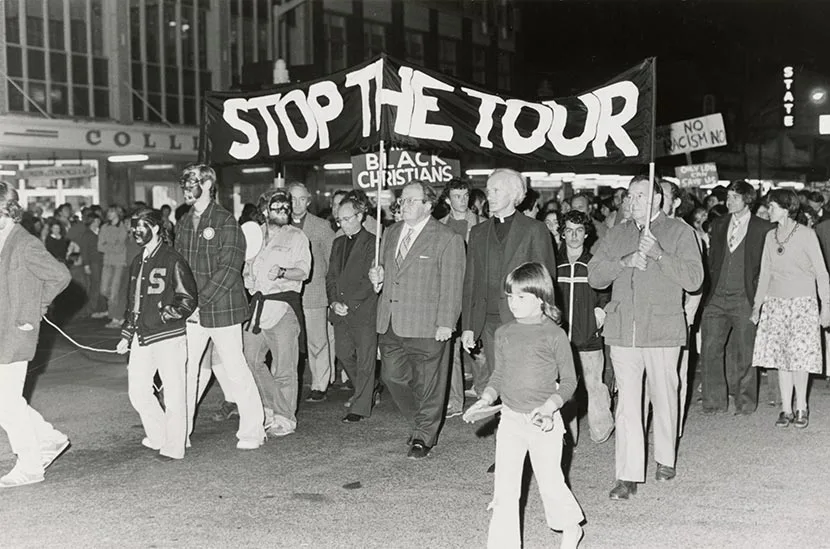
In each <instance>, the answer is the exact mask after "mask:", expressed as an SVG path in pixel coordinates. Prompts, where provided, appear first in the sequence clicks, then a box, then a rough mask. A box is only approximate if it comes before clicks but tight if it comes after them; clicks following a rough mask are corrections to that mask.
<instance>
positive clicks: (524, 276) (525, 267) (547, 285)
mask: <svg viewBox="0 0 830 549" xmlns="http://www.w3.org/2000/svg"><path fill="white" fill-rule="evenodd" d="M504 291H505V292H507V293H508V294H510V293H516V292H524V293H527V294H531V295H535V296H536V297H538V298H539V299H541V300H542V312H543V313H544V314H545V316H547V317H548V318H550V319H551V320H552V321H554V322H556V323H557V324H559V323H560V322H561V321H562V312H561V311H560V310H559V308H558V307H557V306H556V305H555V304H554V300H555V298H554V289H553V279H552V278H551V276H550V271H548V269H547V267H545V266H544V265H542V264H541V263H536V262H528V263H522V264H521V265H519V266H518V267H516V268H515V269H513V271H511V273H510V274H509V275H507V278H506V279H505V280H504Z"/></svg>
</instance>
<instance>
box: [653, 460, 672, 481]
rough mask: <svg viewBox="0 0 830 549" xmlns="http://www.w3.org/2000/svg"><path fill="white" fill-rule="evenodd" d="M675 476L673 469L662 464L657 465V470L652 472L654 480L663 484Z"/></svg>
mask: <svg viewBox="0 0 830 549" xmlns="http://www.w3.org/2000/svg"><path fill="white" fill-rule="evenodd" d="M676 476H677V471H676V470H675V469H674V467H669V466H668V465H663V464H662V463H658V464H657V470H656V471H655V472H654V479H655V480H658V481H660V482H665V481H668V480H671V479H673V478H674V477H676Z"/></svg>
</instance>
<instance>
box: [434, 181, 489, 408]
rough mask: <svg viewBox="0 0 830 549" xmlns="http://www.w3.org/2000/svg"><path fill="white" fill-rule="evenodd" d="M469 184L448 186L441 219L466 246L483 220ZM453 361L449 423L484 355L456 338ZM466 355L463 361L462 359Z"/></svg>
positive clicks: (450, 183)
mask: <svg viewBox="0 0 830 549" xmlns="http://www.w3.org/2000/svg"><path fill="white" fill-rule="evenodd" d="M470 189H471V186H470V182H469V181H466V180H464V179H460V178H453V179H451V180H450V182H449V183H447V188H446V189H445V190H444V200H445V201H446V203H447V206H449V209H450V211H449V213H448V214H447V215H446V216H444V217H443V218H441V220H440V221H441V223H443V224H444V225H446V226H447V227H449V228H450V229H452V230H453V231H455V232H456V233H458V234H459V235H461V237H462V238H464V242H465V244H466V243H468V242H469V241H470V232H471V231H472V229H473V227H474V226H476V225H478V224H479V223H481V221H482V219H481V218H480V217H479V216H478V215H477V214H476V213H474V212H473V211H472V210H470ZM451 352H452V359H451V365H452V367H451V370H450V393H449V395H450V396H449V401H448V402H447V419H450V418H453V417H456V416H459V415H461V413H462V412H463V411H464V367H463V364H468V365H471V364H472V362H473V361H474V360H481V359H482V358H483V357H481V353H478V354H477V357H476V358H473V357H472V356H471V355H470V354H469V353H468V352H467V351H466V350H465V349H464V348H463V346H462V345H461V340H460V339H459V337H458V336H457V335H454V336H453V339H452V351H451ZM462 355H463V357H462Z"/></svg>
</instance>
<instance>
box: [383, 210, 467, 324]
mask: <svg viewBox="0 0 830 549" xmlns="http://www.w3.org/2000/svg"><path fill="white" fill-rule="evenodd" d="M404 225H405V223H404V222H403V221H399V222H398V223H395V224H394V225H392V226H391V227H390V228H389V229H388V230H386V231H385V232H384V235H383V240H382V241H381V247H380V264H381V265H382V266H383V270H384V275H383V287H382V289H381V294H380V297H379V298H378V319H377V330H378V333H379V334H385V333H386V332H387V331H388V330H389V328H392V329H393V330H394V331H395V334H397V335H398V336H400V337H412V338H415V337H420V338H434V337H435V331H436V329H437V328H439V327H444V328H454V327H455V325H456V323H457V322H458V315H459V314H460V313H461V287H462V285H463V282H464V269H465V259H464V256H465V252H464V239H463V238H461V235H459V234H456V233H455V232H454V231H453V230H452V229H450V228H449V227H446V226H444V225H442V224H441V223H440V222H438V221H437V220H436V219H435V218H433V217H430V218H429V220H428V221H427V223H426V225H424V228H423V230H422V231H421V234H419V235H418V238H416V239H415V241H414V242H413V243H412V245H411V246H410V248H409V252H408V253H407V255H406V258H405V259H404V260H403V263H401V266H400V267H398V266H397V264H396V262H395V255H396V254H397V251H398V240H399V239H400V236H401V231H402V230H403V228H404Z"/></svg>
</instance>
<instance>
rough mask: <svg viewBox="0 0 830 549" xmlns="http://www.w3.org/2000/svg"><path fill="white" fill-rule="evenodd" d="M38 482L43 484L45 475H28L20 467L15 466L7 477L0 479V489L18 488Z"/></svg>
mask: <svg viewBox="0 0 830 549" xmlns="http://www.w3.org/2000/svg"><path fill="white" fill-rule="evenodd" d="M38 482H43V473H39V474H38V473H26V472H24V471H23V469H21V468H20V466H19V465H15V466H14V468H13V469H12V470H11V471H9V472H8V474H7V475H5V476H4V477H2V478H0V488H16V487H18V486H26V485H27V484H37V483H38Z"/></svg>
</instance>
